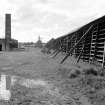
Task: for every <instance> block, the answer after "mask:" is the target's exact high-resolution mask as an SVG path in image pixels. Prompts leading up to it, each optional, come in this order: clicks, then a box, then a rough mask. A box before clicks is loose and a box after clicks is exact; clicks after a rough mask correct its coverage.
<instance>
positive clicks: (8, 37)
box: [5, 14, 11, 50]
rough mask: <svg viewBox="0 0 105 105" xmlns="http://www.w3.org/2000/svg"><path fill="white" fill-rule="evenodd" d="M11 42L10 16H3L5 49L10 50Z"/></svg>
mask: <svg viewBox="0 0 105 105" xmlns="http://www.w3.org/2000/svg"><path fill="white" fill-rule="evenodd" d="M10 40H11V14H5V49H6V50H9V49H10V44H9V43H10Z"/></svg>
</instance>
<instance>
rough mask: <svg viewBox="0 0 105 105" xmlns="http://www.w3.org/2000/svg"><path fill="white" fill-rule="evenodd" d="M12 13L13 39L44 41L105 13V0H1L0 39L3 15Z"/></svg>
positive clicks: (2, 33)
mask: <svg viewBox="0 0 105 105" xmlns="http://www.w3.org/2000/svg"><path fill="white" fill-rule="evenodd" d="M5 13H11V14H12V37H13V38H16V39H18V40H19V41H23V42H24V41H36V40H37V38H38V36H39V35H40V36H41V37H42V39H43V41H48V40H49V39H50V38H52V37H54V38H56V37H59V36H62V35H65V34H67V33H69V32H71V31H72V30H75V29H76V28H79V27H80V26H82V25H84V24H86V23H88V22H90V21H92V20H94V19H96V18H98V17H101V16H103V15H104V14H105V0H1V1H0V33H1V34H0V36H1V37H4V35H5V33H4V26H5V25H4V21H5V20H4V15H5Z"/></svg>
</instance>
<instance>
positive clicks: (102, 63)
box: [102, 42, 105, 68]
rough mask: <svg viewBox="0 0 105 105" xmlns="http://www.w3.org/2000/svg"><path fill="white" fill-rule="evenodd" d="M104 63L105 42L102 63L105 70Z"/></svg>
mask: <svg viewBox="0 0 105 105" xmlns="http://www.w3.org/2000/svg"><path fill="white" fill-rule="evenodd" d="M104 62H105V42H104V52H103V62H102V67H103V68H104Z"/></svg>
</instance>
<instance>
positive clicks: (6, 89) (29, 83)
mask: <svg viewBox="0 0 105 105" xmlns="http://www.w3.org/2000/svg"><path fill="white" fill-rule="evenodd" d="M15 85H19V86H24V87H26V88H28V89H35V88H37V89H39V90H40V88H41V87H42V89H43V90H44V91H43V92H49V94H51V95H56V94H57V93H58V90H57V89H55V88H54V89H53V88H52V85H51V84H49V83H48V82H47V81H45V80H42V79H36V80H34V79H26V78H23V77H19V76H13V75H6V74H3V73H2V74H1V76H0V100H5V101H9V100H10V98H11V88H12V87H14V86H15Z"/></svg>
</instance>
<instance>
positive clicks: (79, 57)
mask: <svg viewBox="0 0 105 105" xmlns="http://www.w3.org/2000/svg"><path fill="white" fill-rule="evenodd" d="M84 47H85V45H83V47H82V50H81V52H80V54H79V56H78V59H77V63H78V62H79V60H80V59H81V55H82V53H83V50H84Z"/></svg>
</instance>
